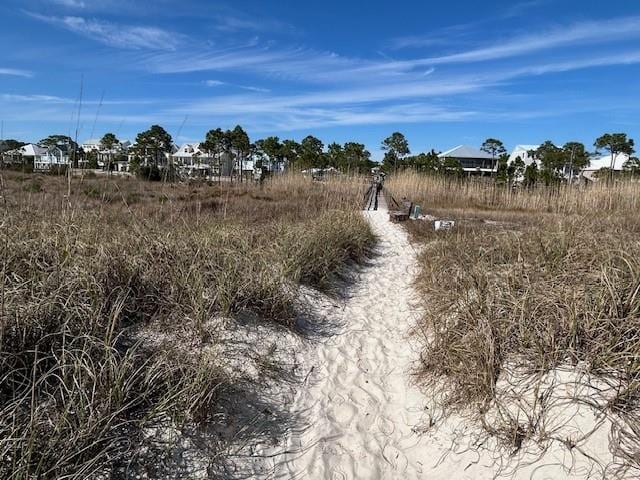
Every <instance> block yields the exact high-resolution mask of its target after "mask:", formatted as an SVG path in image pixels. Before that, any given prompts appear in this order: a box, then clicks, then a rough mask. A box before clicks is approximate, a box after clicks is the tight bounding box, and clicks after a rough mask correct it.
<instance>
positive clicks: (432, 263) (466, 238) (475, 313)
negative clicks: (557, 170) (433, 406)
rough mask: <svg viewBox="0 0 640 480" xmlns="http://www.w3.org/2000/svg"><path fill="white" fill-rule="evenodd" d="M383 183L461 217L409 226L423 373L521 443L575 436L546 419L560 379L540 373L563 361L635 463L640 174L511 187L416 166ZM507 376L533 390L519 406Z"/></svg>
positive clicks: (510, 445)
mask: <svg viewBox="0 0 640 480" xmlns="http://www.w3.org/2000/svg"><path fill="white" fill-rule="evenodd" d="M388 184H389V186H390V188H391V189H392V193H393V195H394V196H396V197H402V196H407V197H408V198H411V199H412V200H414V201H415V202H417V203H421V204H422V205H424V206H426V211H427V213H430V214H433V215H435V216H437V217H439V218H449V219H455V220H456V221H457V222H458V223H457V227H456V228H455V229H453V230H452V231H450V232H434V231H433V228H432V227H431V226H430V224H429V223H428V222H426V221H423V222H409V224H408V225H407V226H408V228H409V229H410V231H411V233H412V234H413V238H414V239H416V240H417V241H421V242H424V243H425V245H424V250H423V251H422V253H421V255H420V259H419V261H420V266H421V273H420V274H419V276H418V278H417V280H416V285H417V288H418V289H419V291H420V292H421V294H422V295H423V298H424V299H425V301H424V307H425V311H426V314H425V316H424V318H423V320H422V321H421V323H420V325H419V326H418V327H417V329H416V331H417V332H418V333H419V334H420V336H421V338H422V339H423V341H424V350H423V353H422V357H421V358H422V362H421V367H420V370H419V372H418V375H419V378H420V381H421V382H423V383H424V384H425V385H428V386H429V388H431V389H433V391H435V392H437V395H438V397H439V398H440V399H442V401H443V404H444V405H445V407H447V408H449V409H450V410H452V411H458V412H466V413H468V414H471V415H472V417H473V418H474V419H475V420H476V421H477V422H478V425H482V426H483V427H484V428H485V429H486V431H487V432H489V433H490V434H491V435H492V436H493V437H494V438H497V439H498V440H499V441H500V442H501V443H502V444H503V445H504V446H506V447H507V449H508V451H511V452H513V451H514V449H515V450H519V449H520V448H523V445H524V444H525V443H526V441H527V440H535V441H536V442H539V443H540V444H545V442H547V443H548V442H549V441H553V440H556V441H560V442H563V443H564V442H567V439H566V438H555V437H554V435H555V434H556V433H555V432H553V431H550V430H548V429H545V425H546V424H548V420H549V419H548V418H546V416H547V414H548V412H549V411H550V409H551V406H550V405H549V399H550V398H557V395H558V394H559V392H560V391H562V388H564V387H565V386H561V385H560V384H556V385H554V386H553V388H547V387H544V388H543V387H542V385H543V384H545V382H546V381H547V379H548V376H549V374H550V373H552V372H554V371H557V370H558V369H567V370H568V371H570V372H573V373H576V372H579V373H580V377H581V378H582V379H583V380H584V381H586V382H587V383H588V384H589V385H588V388H585V389H583V390H582V393H581V394H575V396H574V397H573V398H570V399H568V403H571V402H574V403H578V404H583V405H588V406H589V408H591V409H593V410H594V411H596V412H600V414H604V415H605V416H607V418H609V419H610V421H611V422H612V423H613V425H614V427H613V428H612V431H611V437H610V439H611V443H610V449H611V451H612V452H613V453H614V454H615V455H616V456H617V460H618V461H620V465H621V468H622V469H623V470H625V469H629V468H640V449H639V447H638V445H640V260H639V259H638V255H637V252H638V251H639V249H640V236H639V234H640V219H639V218H638V216H637V213H636V212H637V202H638V201H640V200H639V199H640V195H638V193H640V191H639V190H640V186H639V185H638V184H630V183H622V184H619V185H614V186H611V187H606V186H604V185H594V186H592V187H590V188H581V189H576V188H570V187H561V188H560V189H556V190H555V191H553V192H552V191H550V190H547V189H541V190H532V191H519V192H517V193H513V194H512V193H509V192H508V191H505V190H500V189H496V188H493V187H492V186H488V185H485V186H482V185H480V184H475V183H474V184H451V185H448V186H447V185H446V184H445V183H443V180H434V179H428V178H419V177H416V176H405V177H399V178H395V179H391V181H390V182H389V183H388ZM583 380H581V381H583ZM505 383H510V384H511V385H510V387H513V385H514V384H516V383H518V384H519V387H518V389H519V391H520V392H521V394H522V395H525V396H527V397H528V396H531V397H533V399H534V400H533V401H531V402H529V403H528V404H527V407H526V408H523V407H522V405H523V404H524V403H525V402H523V401H522V397H521V398H517V399H514V398H508V397H507V396H506V395H505V389H504V388H503V387H502V385H504V384H505ZM596 386H597V388H596ZM561 387H562V388H561ZM574 387H575V385H574ZM514 388H515V387H514ZM541 392H546V393H545V394H544V395H542V393H541ZM518 402H521V403H518ZM545 402H547V403H545ZM516 403H517V404H519V405H520V407H519V408H518V409H515V410H514V404H516ZM568 403H567V404H568ZM496 412H497V413H496ZM588 435H589V432H584V436H583V437H581V438H579V439H574V440H572V442H573V443H572V444H571V445H568V447H569V448H570V449H573V448H574V447H575V445H576V444H578V445H579V444H580V442H581V441H586V440H587V439H588ZM576 451H577V450H576ZM609 468H610V466H609ZM617 473H620V471H617ZM609 474H611V472H610V471H608V473H607V475H609Z"/></svg>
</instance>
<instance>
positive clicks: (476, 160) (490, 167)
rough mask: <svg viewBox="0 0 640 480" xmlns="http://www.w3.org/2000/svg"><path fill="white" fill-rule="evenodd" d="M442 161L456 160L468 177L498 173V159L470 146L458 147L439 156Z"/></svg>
mask: <svg viewBox="0 0 640 480" xmlns="http://www.w3.org/2000/svg"><path fill="white" fill-rule="evenodd" d="M438 158H440V160H445V159H448V158H450V159H455V160H457V161H458V162H460V165H462V170H464V171H465V172H466V173H467V174H468V175H491V174H492V173H494V172H495V171H496V164H497V161H498V159H497V158H496V159H494V158H493V157H491V154H489V153H487V152H483V151H482V150H480V149H477V148H474V147H470V146H469V145H458V146H457V147H455V148H452V149H451V150H447V151H446V152H442V153H440V154H439V155H438Z"/></svg>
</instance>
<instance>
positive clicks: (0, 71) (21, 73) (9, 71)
mask: <svg viewBox="0 0 640 480" xmlns="http://www.w3.org/2000/svg"><path fill="white" fill-rule="evenodd" d="M0 75H11V76H13V77H25V78H30V77H33V73H32V72H30V71H28V70H20V69H16V68H0Z"/></svg>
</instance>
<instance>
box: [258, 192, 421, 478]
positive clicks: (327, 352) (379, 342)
mask: <svg viewBox="0 0 640 480" xmlns="http://www.w3.org/2000/svg"><path fill="white" fill-rule="evenodd" d="M380 207H381V208H380V210H377V211H369V212H364V214H365V215H366V216H367V217H368V219H369V221H370V222H371V225H372V227H373V229H374V231H375V233H376V234H377V235H378V237H379V240H380V243H379V247H378V253H379V255H377V256H376V258H375V259H374V260H373V263H372V265H371V266H369V267H367V268H365V269H364V271H363V273H362V275H361V277H360V278H359V279H358V282H357V284H356V286H355V287H354V288H353V291H351V292H350V297H349V298H348V299H347V300H346V302H345V303H344V305H342V306H341V307H340V308H335V307H334V308H333V309H330V310H327V311H325V312H323V314H324V315H326V316H327V317H329V318H328V319H327V320H328V321H331V322H335V323H337V324H339V325H341V329H340V331H339V332H338V334H336V335H334V336H331V337H330V338H328V339H325V341H324V342H323V343H322V344H321V345H319V346H318V348H317V349H316V355H317V356H316V358H315V359H313V370H312V371H311V373H310V374H309V378H308V380H307V385H306V388H305V387H302V388H301V389H300V391H299V393H298V395H297V398H296V399H295V400H294V405H293V408H292V411H293V412H298V413H300V415H301V417H302V418H304V419H307V420H306V422H308V425H307V428H304V429H302V431H297V432H294V433H292V434H290V436H289V438H288V439H287V442H286V447H285V449H286V450H287V451H288V452H290V453H287V454H284V455H278V456H276V457H274V458H272V459H271V461H270V462H269V463H270V465H269V467H267V470H270V472H269V476H271V477H273V478H318V479H325V478H326V479H353V478H385V479H386V478H417V477H419V474H420V472H422V470H423V466H422V461H423V460H424V449H421V447H420V443H421V438H420V437H419V436H418V435H417V434H416V433H414V431H413V430H412V427H413V426H416V425H418V424H419V423H420V421H421V419H422V412H423V404H424V397H423V396H422V395H421V394H420V392H419V391H418V390H417V389H415V388H413V387H412V386H411V385H410V377H409V370H410V368H411V362H412V361H414V360H415V359H416V358H417V353H416V351H414V350H413V349H412V348H411V346H410V344H409V342H408V338H407V334H408V330H409V328H410V326H411V325H412V324H413V323H414V321H415V318H416V315H417V311H416V309H415V308H414V307H412V306H411V305H412V304H413V303H414V302H413V301H412V300H413V299H412V298H411V297H412V292H413V291H412V289H411V282H412V279H413V277H414V274H415V269H416V262H415V251H414V248H413V247H412V246H411V245H410V244H409V241H408V238H407V235H406V233H405V232H404V230H403V229H402V228H401V227H400V226H398V225H395V224H392V223H390V222H389V221H388V213H387V210H386V208H385V206H384V204H381V206H380ZM331 317H333V318H331ZM263 473H266V472H264V471H263Z"/></svg>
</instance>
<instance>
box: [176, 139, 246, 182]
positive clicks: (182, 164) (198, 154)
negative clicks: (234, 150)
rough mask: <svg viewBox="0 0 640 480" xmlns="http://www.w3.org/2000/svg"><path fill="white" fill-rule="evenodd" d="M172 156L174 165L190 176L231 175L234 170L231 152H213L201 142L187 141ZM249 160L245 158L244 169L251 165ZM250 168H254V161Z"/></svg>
mask: <svg viewBox="0 0 640 480" xmlns="http://www.w3.org/2000/svg"><path fill="white" fill-rule="evenodd" d="M171 158H172V160H173V163H174V165H175V166H176V167H178V169H179V170H181V171H182V172H184V173H185V174H186V175H188V176H199V177H208V176H218V175H222V176H229V175H231V172H232V171H233V170H234V162H233V157H232V156H231V155H230V154H228V153H221V154H211V153H209V152H207V151H206V150H204V149H203V148H202V144H201V143H185V144H184V145H182V146H181V147H180V148H179V149H178V150H177V151H176V152H175V153H174V154H172V155H171ZM247 162H248V160H245V162H244V165H243V169H245V168H248V167H249V164H248V163H247ZM236 169H237V167H236ZM250 170H253V162H251V165H250Z"/></svg>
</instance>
